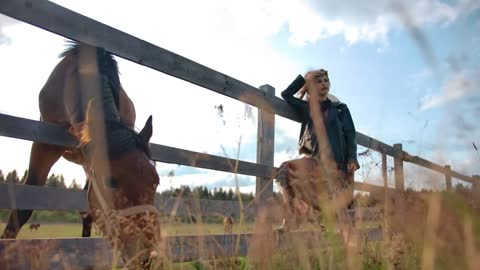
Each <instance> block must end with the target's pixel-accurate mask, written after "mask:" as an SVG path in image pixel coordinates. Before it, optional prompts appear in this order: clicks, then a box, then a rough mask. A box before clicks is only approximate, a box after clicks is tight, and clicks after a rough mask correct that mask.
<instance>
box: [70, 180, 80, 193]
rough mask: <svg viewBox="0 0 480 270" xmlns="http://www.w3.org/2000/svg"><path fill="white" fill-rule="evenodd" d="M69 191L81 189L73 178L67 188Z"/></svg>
mask: <svg viewBox="0 0 480 270" xmlns="http://www.w3.org/2000/svg"><path fill="white" fill-rule="evenodd" d="M68 188H69V189H76V190H81V189H82V187H80V185H79V184H77V181H76V180H75V178H73V180H72V183H71V184H70V186H68Z"/></svg>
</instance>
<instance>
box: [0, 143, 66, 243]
mask: <svg viewBox="0 0 480 270" xmlns="http://www.w3.org/2000/svg"><path fill="white" fill-rule="evenodd" d="M64 151H65V149H64V148H63V147H60V146H56V145H49V144H44V143H38V142H34V143H33V144H32V149H31V151H30V163H29V166H28V175H27V179H26V181H25V185H34V186H42V185H44V184H45V182H46V180H47V176H48V173H49V172H50V169H51V168H52V166H53V164H55V162H57V160H58V159H59V158H60V156H61V155H62V153H63V152H64ZM32 212H33V210H31V209H21V210H19V209H14V210H12V211H11V212H10V216H9V217H8V222H7V226H6V227H5V229H4V231H3V234H2V236H1V237H0V238H16V237H17V235H18V232H19V231H20V229H21V228H22V226H23V225H24V224H25V223H26V222H27V221H28V219H30V217H31V215H32Z"/></svg>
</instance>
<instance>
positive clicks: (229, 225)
mask: <svg viewBox="0 0 480 270" xmlns="http://www.w3.org/2000/svg"><path fill="white" fill-rule="evenodd" d="M234 222H235V220H234V219H233V214H231V215H229V216H225V217H224V218H223V232H224V233H225V234H227V233H232V231H233V223H234Z"/></svg>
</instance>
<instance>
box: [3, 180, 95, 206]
mask: <svg viewBox="0 0 480 270" xmlns="http://www.w3.org/2000/svg"><path fill="white" fill-rule="evenodd" d="M87 208H88V202H87V193H86V192H85V191H83V190H71V189H62V188H52V187H39V186H30V185H13V184H0V209H35V210H53V211H83V210H86V209H87Z"/></svg>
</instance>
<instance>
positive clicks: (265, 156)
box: [255, 84, 275, 205]
mask: <svg viewBox="0 0 480 270" xmlns="http://www.w3.org/2000/svg"><path fill="white" fill-rule="evenodd" d="M260 89H261V90H262V91H263V92H265V95H266V96H268V97H271V96H275V88H273V87H272V86H270V85H268V84H267V85H262V86H260ZM274 154H275V114H273V113H271V112H268V111H265V110H262V109H258V123H257V164H262V165H266V166H268V167H273V160H274ZM273 178H275V177H274V176H273V175H272V176H271V177H258V176H257V178H256V180H255V200H256V203H257V205H262V204H263V203H265V202H266V201H267V200H268V198H271V197H272V196H273V181H272V179H273Z"/></svg>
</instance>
